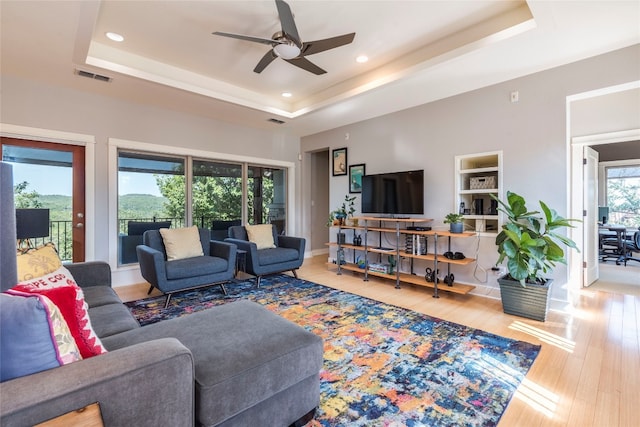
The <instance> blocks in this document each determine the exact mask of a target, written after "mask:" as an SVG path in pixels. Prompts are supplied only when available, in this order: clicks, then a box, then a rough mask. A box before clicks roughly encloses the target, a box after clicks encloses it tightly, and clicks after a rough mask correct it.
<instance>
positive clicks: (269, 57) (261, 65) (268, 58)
mask: <svg viewBox="0 0 640 427" xmlns="http://www.w3.org/2000/svg"><path fill="white" fill-rule="evenodd" d="M277 57H278V55H276V54H275V52H274V51H273V49H271V50H270V51H269V52H267V53H266V54H265V55H264V56H263V57H262V59H261V60H260V62H258V65H256V68H254V69H253V72H254V73H258V74H260V73H261V72H262V70H264V69H265V68H267V65H269V64H271V63H272V62H273V60H274V59H276V58H277Z"/></svg>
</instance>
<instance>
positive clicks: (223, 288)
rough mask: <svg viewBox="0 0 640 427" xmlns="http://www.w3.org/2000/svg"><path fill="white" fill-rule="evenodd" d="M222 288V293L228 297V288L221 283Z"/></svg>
mask: <svg viewBox="0 0 640 427" xmlns="http://www.w3.org/2000/svg"><path fill="white" fill-rule="evenodd" d="M220 288H221V289H222V293H223V294H225V295H227V288H225V287H224V283H220Z"/></svg>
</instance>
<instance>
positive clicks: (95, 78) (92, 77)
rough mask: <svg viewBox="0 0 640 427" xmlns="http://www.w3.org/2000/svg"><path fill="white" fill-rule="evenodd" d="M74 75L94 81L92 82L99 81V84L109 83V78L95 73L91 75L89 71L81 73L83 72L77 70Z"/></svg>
mask: <svg viewBox="0 0 640 427" xmlns="http://www.w3.org/2000/svg"><path fill="white" fill-rule="evenodd" d="M76 74H77V75H79V76H81V77H86V78H88V79H94V80H99V81H101V82H107V83H109V82H111V80H112V79H111V77H107V76H103V75H100V74H95V73H91V72H89V71H83V70H78V69H76Z"/></svg>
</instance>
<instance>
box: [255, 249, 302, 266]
mask: <svg viewBox="0 0 640 427" xmlns="http://www.w3.org/2000/svg"><path fill="white" fill-rule="evenodd" d="M299 256H300V254H299V253H298V251H297V250H295V249H291V248H272V249H263V250H261V251H258V263H259V264H260V265H272V264H280V263H283V262H287V261H295V260H297V259H298V258H299Z"/></svg>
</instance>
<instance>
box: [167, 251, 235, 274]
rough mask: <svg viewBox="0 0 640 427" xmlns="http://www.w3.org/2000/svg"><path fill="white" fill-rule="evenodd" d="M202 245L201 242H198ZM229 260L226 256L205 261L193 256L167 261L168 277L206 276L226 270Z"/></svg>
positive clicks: (209, 258)
mask: <svg viewBox="0 0 640 427" xmlns="http://www.w3.org/2000/svg"><path fill="white" fill-rule="evenodd" d="M198 246H200V243H198ZM228 265H229V262H228V261H227V260H226V259H224V258H218V257H208V258H207V261H206V262H203V260H202V258H200V257H191V258H185V259H177V260H173V261H167V264H166V269H167V279H169V280H174V279H184V278H186V277H194V276H205V275H208V274H215V273H220V272H222V271H226V270H227V268H228Z"/></svg>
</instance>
